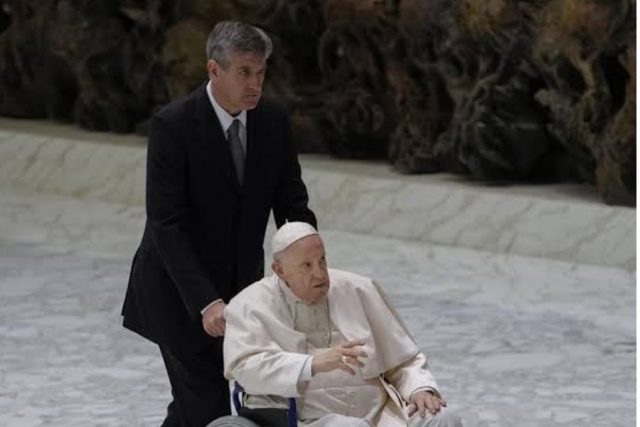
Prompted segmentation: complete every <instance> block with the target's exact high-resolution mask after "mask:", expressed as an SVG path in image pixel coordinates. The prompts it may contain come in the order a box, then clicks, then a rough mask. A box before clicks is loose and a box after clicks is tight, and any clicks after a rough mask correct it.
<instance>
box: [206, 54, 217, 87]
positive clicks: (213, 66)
mask: <svg viewBox="0 0 640 427" xmlns="http://www.w3.org/2000/svg"><path fill="white" fill-rule="evenodd" d="M219 70H220V65H218V63H217V62H216V61H215V60H213V59H210V60H208V61H207V72H208V73H209V78H210V79H211V81H212V82H216V81H217V80H218V72H219Z"/></svg>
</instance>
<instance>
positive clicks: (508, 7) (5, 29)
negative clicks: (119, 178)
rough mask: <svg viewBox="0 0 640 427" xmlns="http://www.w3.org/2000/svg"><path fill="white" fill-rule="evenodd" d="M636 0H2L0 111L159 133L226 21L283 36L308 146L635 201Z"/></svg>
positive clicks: (274, 89)
mask: <svg viewBox="0 0 640 427" xmlns="http://www.w3.org/2000/svg"><path fill="white" fill-rule="evenodd" d="M634 17H635V1H634V0H520V1H515V0H216V1H210V0H178V1H170V0H114V1H109V2H104V1H99V0H41V1H35V0H0V114H2V115H7V116H13V117H33V118H42V117H47V118H52V119H56V120H66V121H74V122H76V123H78V124H79V125H81V126H83V127H86V128H89V129H96V130H109V131H115V132H131V131H136V130H137V131H140V132H144V131H145V128H146V127H145V126H146V121H147V120H148V117H149V116H150V115H151V114H152V113H153V112H154V111H155V110H156V109H157V108H159V107H160V106H162V105H164V104H165V103H166V102H168V101H169V100H170V99H174V98H176V97H179V96H182V95H184V94H186V93H188V92H189V91H190V90H192V89H193V88H194V87H197V86H198V85H200V84H202V82H203V81H204V80H205V79H206V70H205V67H204V62H205V59H206V56H205V53H204V43H205V39H206V35H207V33H208V32H209V30H210V29H211V27H212V25H213V24H214V23H215V22H217V21H220V20H223V19H241V20H245V21H248V22H251V23H254V24H257V25H260V26H262V27H263V28H265V29H266V30H267V31H268V32H269V33H270V34H271V35H272V36H273V40H274V43H275V47H276V49H275V52H274V55H273V57H272V58H271V60H270V65H269V66H270V70H269V73H268V80H267V82H266V85H265V92H266V93H267V94H270V95H273V96H276V97H278V98H280V99H281V100H282V101H283V102H285V103H286V104H287V105H288V107H289V109H290V110H291V111H292V124H293V127H294V131H295V133H296V134H297V137H298V141H299V148H300V150H301V151H303V152H330V153H332V154H333V155H335V156H338V157H346V158H384V159H388V161H389V162H390V163H391V164H392V165H393V166H394V168H395V169H396V170H398V171H400V172H402V173H428V172H438V171H452V172H457V173H464V174H468V175H470V176H471V177H474V178H478V179H482V180H490V181H494V182H496V181H497V182H512V181H527V182H530V181H543V182H556V181H563V180H574V181H579V182H589V183H592V184H594V185H596V186H597V189H598V191H599V193H600V194H601V195H602V198H603V200H604V201H605V202H607V203H612V204H625V205H634V204H635V174H636V171H635V168H636V164H635V152H636V144H635V127H636V124H635V108H636V105H635V78H636V71H635V19H634Z"/></svg>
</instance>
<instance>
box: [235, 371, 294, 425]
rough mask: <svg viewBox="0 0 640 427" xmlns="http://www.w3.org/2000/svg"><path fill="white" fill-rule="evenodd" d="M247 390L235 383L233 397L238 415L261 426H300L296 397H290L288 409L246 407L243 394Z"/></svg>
mask: <svg viewBox="0 0 640 427" xmlns="http://www.w3.org/2000/svg"><path fill="white" fill-rule="evenodd" d="M242 395H246V392H245V391H244V389H243V388H242V386H241V385H240V384H238V382H237V381H236V382H235V383H234V385H233V392H232V394H231V399H232V401H233V407H234V408H235V410H236V412H237V413H238V415H240V416H242V417H245V418H247V419H249V420H251V421H253V422H255V423H256V424H258V425H260V427H298V409H297V406H296V399H294V398H293V397H290V398H289V399H288V402H289V408H288V409H277V408H256V409H252V408H246V407H244V405H243V404H242V401H243V396H242Z"/></svg>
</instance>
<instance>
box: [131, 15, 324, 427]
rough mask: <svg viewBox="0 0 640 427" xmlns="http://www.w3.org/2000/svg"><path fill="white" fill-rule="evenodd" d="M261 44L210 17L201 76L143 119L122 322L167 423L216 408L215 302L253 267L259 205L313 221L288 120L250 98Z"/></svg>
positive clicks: (225, 397)
mask: <svg viewBox="0 0 640 427" xmlns="http://www.w3.org/2000/svg"><path fill="white" fill-rule="evenodd" d="M271 50H272V44H271V40H270V39H269V37H268V36H267V35H266V34H265V33H264V32H263V31H262V30H260V29H258V28H256V27H253V26H250V25H246V24H242V23H238V22H230V21H226V22H221V23H218V24H217V25H216V26H215V28H214V29H213V31H212V32H211V34H210V35H209V37H208V40H207V56H208V62H207V70H208V73H209V79H210V80H209V82H208V83H207V84H206V85H204V86H202V87H200V88H198V89H197V90H195V91H194V92H193V93H191V94H190V95H188V96H187V97H186V98H184V99H181V100H178V101H175V102H172V103H171V104H169V105H167V106H166V107H165V108H163V109H162V110H161V111H160V112H158V113H157V114H155V115H154V116H153V118H152V119H151V123H150V132H149V146H148V154H147V194H146V207H147V222H146V225H145V230H144V234H143V236H142V242H141V243H140V247H139V248H138V250H137V252H136V254H135V256H134V259H133V263H132V267H131V275H130V279H129V286H128V289H127V294H126V297H125V301H124V307H123V310H122V311H123V316H124V326H125V327H126V328H128V329H131V330H132V331H134V332H137V333H139V334H140V335H142V336H143V337H145V338H147V339H149V340H151V341H153V342H154V343H157V344H158V346H159V347H160V352H161V354H162V357H163V359H164V363H165V366H166V368H167V373H168V375H169V381H170V383H171V389H172V390H171V393H172V395H173V401H172V402H171V404H169V406H168V408H167V417H166V419H165V421H164V423H163V425H166V426H202V425H206V424H207V423H209V422H211V421H212V420H214V419H216V418H218V417H221V416H223V415H227V414H228V413H229V410H230V406H229V388H228V383H227V381H226V380H225V378H224V377H223V362H222V339H223V336H224V328H225V321H224V307H225V302H228V301H229V299H230V298H231V297H233V296H234V295H235V294H237V293H238V291H240V290H241V289H243V288H244V287H245V286H248V285H249V284H251V283H253V282H255V281H257V280H259V279H261V278H262V276H263V269H264V253H263V242H264V235H265V229H266V226H267V222H268V219H269V214H270V212H271V211H272V210H273V214H274V217H275V220H276V225H277V226H278V227H280V226H281V225H282V224H283V223H285V222H286V221H305V222H308V223H310V224H312V225H314V226H315V225H316V218H315V216H314V214H313V212H311V210H309V208H308V207H307V203H308V195H307V190H306V187H305V185H304V183H303V182H302V179H301V177H300V165H299V163H298V158H297V152H296V148H295V145H294V143H293V141H292V137H291V131H290V125H289V120H288V117H287V115H286V114H285V112H284V111H283V110H282V109H281V108H280V107H277V106H276V105H274V104H271V103H269V102H267V101H265V100H261V93H262V83H263V80H264V75H265V70H266V60H267V58H268V57H269V55H270V53H271Z"/></svg>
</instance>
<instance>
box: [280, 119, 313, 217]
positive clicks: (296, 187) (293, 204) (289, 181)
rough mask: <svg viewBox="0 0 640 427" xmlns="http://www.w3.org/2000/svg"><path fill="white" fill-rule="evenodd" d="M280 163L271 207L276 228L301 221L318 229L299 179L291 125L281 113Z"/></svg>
mask: <svg viewBox="0 0 640 427" xmlns="http://www.w3.org/2000/svg"><path fill="white" fill-rule="evenodd" d="M282 123H283V124H282V126H283V130H282V133H283V143H284V147H283V150H282V156H283V159H282V162H281V168H280V171H279V179H278V189H277V191H276V200H275V204H274V207H273V216H274V218H275V221H276V226H277V227H278V228H280V227H281V226H282V225H283V224H284V223H285V222H287V221H289V222H291V221H302V222H306V223H309V224H311V225H313V226H314V227H316V228H317V227H318V223H317V220H316V216H315V215H314V213H313V212H312V211H311V209H309V207H308V203H309V195H308V194H307V187H306V186H305V185H304V182H303V181H302V177H301V171H300V163H299V161H298V151H297V149H296V146H295V144H294V142H293V136H292V134H291V123H290V122H289V117H288V116H287V114H284V113H283V120H282Z"/></svg>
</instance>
